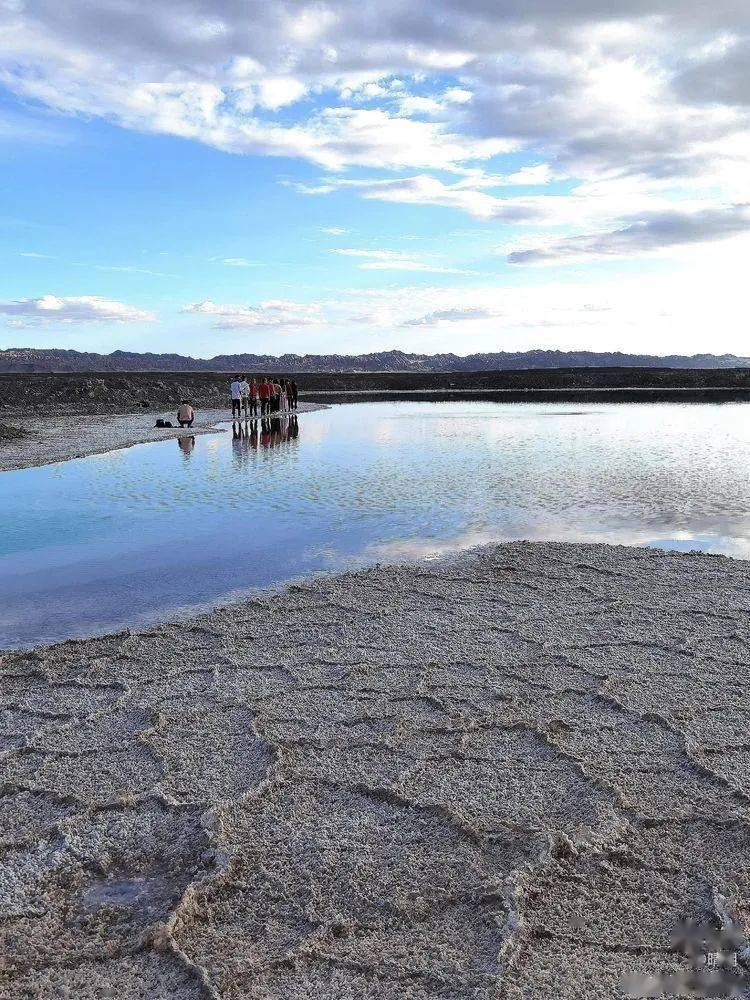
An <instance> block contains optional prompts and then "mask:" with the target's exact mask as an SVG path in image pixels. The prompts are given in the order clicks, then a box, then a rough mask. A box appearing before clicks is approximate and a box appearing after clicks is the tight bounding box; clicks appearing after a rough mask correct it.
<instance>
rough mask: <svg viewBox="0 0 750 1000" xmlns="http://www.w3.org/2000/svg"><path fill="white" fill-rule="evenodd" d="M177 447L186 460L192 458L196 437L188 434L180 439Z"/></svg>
mask: <svg viewBox="0 0 750 1000" xmlns="http://www.w3.org/2000/svg"><path fill="white" fill-rule="evenodd" d="M177 447H178V448H179V449H180V451H181V452H182V454H183V455H184V456H185V458H190V455H191V454H192V451H193V448H195V435H194V434H186V435H184V437H178V438H177Z"/></svg>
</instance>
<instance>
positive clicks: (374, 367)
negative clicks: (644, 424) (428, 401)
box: [0, 347, 750, 374]
mask: <svg viewBox="0 0 750 1000" xmlns="http://www.w3.org/2000/svg"><path fill="white" fill-rule="evenodd" d="M748 366H750V358H744V357H736V356H735V355H733V354H721V355H716V354H695V355H693V356H691V357H688V356H684V355H680V354H673V355H668V356H666V357H657V356H655V355H650V354H623V353H621V352H620V351H615V352H614V353H605V352H596V351H542V350H534V351H499V352H496V353H489V354H486V353H485V354H469V355H468V356H466V357H460V356H459V355H457V354H407V353H405V352H404V351H397V350H394V351H379V352H377V353H374V354H358V355H345V354H304V355H300V354H282V355H281V356H279V357H274V356H273V355H268V354H219V355H217V356H216V357H214V358H191V357H184V356H183V355H181V354H138V353H135V352H132V351H113V352H112V354H92V353H86V352H81V351H67V350H57V349H44V348H33V347H11V348H8V350H5V351H0V372H6V373H15V374H22V373H33V372H61V373H62V372H173V373H176V372H231V371H234V370H242V369H247V370H248V371H256V372H257V371H268V372H297V373H304V372H394V373H395V372H415V373H416V372H424V373H447V372H497V371H519V370H526V369H563V368H564V369H570V368H678V369H684V368H691V369H698V368H700V369H726V368H743V367H748Z"/></svg>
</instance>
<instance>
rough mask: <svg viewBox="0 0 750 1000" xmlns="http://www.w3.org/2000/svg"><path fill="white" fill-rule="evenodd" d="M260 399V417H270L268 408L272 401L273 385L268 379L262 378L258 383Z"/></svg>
mask: <svg viewBox="0 0 750 1000" xmlns="http://www.w3.org/2000/svg"><path fill="white" fill-rule="evenodd" d="M258 399H259V400H260V415H261V416H262V417H265V416H268V408H269V404H270V401H271V383H270V382H269V381H268V379H267V378H262V379H261V380H260V382H259V383H258Z"/></svg>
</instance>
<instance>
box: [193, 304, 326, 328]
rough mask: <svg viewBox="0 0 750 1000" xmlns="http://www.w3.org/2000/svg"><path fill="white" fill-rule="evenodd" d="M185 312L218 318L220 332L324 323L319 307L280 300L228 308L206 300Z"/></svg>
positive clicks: (217, 323)
mask: <svg viewBox="0 0 750 1000" xmlns="http://www.w3.org/2000/svg"><path fill="white" fill-rule="evenodd" d="M182 312H183V313H196V314H199V315H202V316H212V317H214V318H215V319H216V323H215V324H214V327H215V329H217V330H238V329H245V328H258V329H270V328H276V327H286V328H288V329H294V328H297V327H302V326H313V325H317V324H319V323H321V322H322V319H321V314H320V308H319V306H317V305H316V304H312V305H308V304H303V303H300V302H289V301H286V300H280V299H269V300H268V301H266V302H261V303H260V304H259V305H257V306H250V305H229V304H224V303H219V302H212V301H211V300H210V299H206V300H205V301H203V302H194V303H192V304H191V305H187V306H184V307H183V309H182Z"/></svg>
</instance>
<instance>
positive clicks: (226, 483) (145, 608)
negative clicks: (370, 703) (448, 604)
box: [0, 402, 750, 647]
mask: <svg viewBox="0 0 750 1000" xmlns="http://www.w3.org/2000/svg"><path fill="white" fill-rule="evenodd" d="M0 504H1V505H2V507H1V509H2V511H3V520H2V524H1V525H0V646H5V647H7V646H14V645H21V644H34V643H37V642H43V641H53V640H56V639H60V638H64V637H69V636H74V635H87V634H91V633H93V632H101V631H105V630H110V629H115V628H121V627H124V626H126V625H131V624H140V623H146V622H149V621H153V620H156V619H158V618H161V617H165V616H167V615H169V614H173V613H175V612H177V611H178V610H179V609H184V608H187V607H190V606H195V605H206V604H211V603H217V602H221V601H223V600H226V599H229V598H231V597H235V596H238V595H239V594H243V593H247V592H248V590H250V589H252V588H256V587H262V586H267V585H269V584H276V583H280V582H282V581H284V580H288V579H290V578H292V577H296V576H300V575H302V574H306V573H310V572H313V571H317V570H326V569H338V568H342V567H346V566H350V565H359V564H362V563H368V562H375V561H385V560H392V559H400V558H413V557H427V556H430V555H434V554H437V553H440V552H444V551H450V550H453V549H458V548H462V547H466V546H468V545H471V544H476V543H479V542H489V541H495V540H505V539H517V538H529V539H557V540H580V541H609V542H621V543H624V544H628V545H660V546H666V547H670V548H681V549H693V548H695V549H703V550H705V551H711V552H722V553H726V554H730V555H735V556H742V557H746V556H747V555H748V554H750V515H749V514H748V511H750V408H749V407H747V406H745V405H743V404H741V403H737V404H725V405H722V406H715V405H694V404H693V405H690V404H684V405H679V404H653V405H645V404H632V405H625V404H619V405H591V406H580V405H578V406H575V405H567V404H557V405H555V404H550V405H543V404H528V405H519V404H501V403H480V402H477V403H407V402H404V403H362V404H355V405H348V406H341V407H334V408H332V409H330V410H324V411H320V412H317V413H306V414H302V415H301V416H300V418H299V427H298V434H297V436H294V434H293V428H291V427H281V428H280V429H277V430H275V431H274V432H273V433H270V434H262V433H259V434H258V435H257V436H255V435H252V434H250V435H248V436H247V437H245V436H244V435H243V436H241V437H238V436H237V435H236V434H235V435H233V434H232V432H231V429H229V431H228V432H225V433H221V434H212V435H203V436H196V437H195V438H194V444H193V439H186V440H183V441H182V442H180V443H178V442H177V441H175V440H170V441H166V442H160V443H158V444H147V445H139V446H137V447H135V448H130V449H127V450H124V451H118V452H112V453H109V454H107V455H100V456H95V457H91V458H86V459H79V460H76V461H73V462H65V463H62V464H59V465H53V466H46V467H44V468H39V469H27V470H23V471H19V472H5V473H0Z"/></svg>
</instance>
